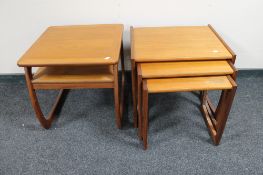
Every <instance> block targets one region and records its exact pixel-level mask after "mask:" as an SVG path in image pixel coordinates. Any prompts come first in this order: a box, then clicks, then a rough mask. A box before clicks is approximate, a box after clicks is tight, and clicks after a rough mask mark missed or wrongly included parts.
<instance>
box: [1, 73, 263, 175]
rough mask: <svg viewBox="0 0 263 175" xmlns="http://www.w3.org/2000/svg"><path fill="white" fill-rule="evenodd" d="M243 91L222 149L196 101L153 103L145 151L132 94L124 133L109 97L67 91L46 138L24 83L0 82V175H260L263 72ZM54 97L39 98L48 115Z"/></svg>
mask: <svg viewBox="0 0 263 175" xmlns="http://www.w3.org/2000/svg"><path fill="white" fill-rule="evenodd" d="M238 85H239V87H238V91H237V95H236V98H235V102H234V104H233V107H232V110H231V113H230V116H229V119H228V122H227V126H226V129H225V132H224V135H223V138H222V140H221V144H220V145H219V146H214V145H213V144H212V142H211V139H210V136H209V134H208V132H207V129H206V126H205V123H204V121H203V118H202V116H201V113H200V111H199V108H198V106H199V101H198V97H197V93H171V94H156V95H151V96H150V104H149V106H150V128H149V149H148V150H147V151H144V150H143V149H142V144H141V143H140V142H139V140H138V138H137V133H136V129H134V128H133V127H132V120H131V119H132V111H131V109H132V105H131V94H130V93H128V92H130V89H128V92H127V93H126V101H127V108H128V110H126V113H125V117H124V122H123V129H121V130H119V129H116V127H115V119H114V108H113V94H112V91H111V90H109V89H108V90H107V89H101V90H72V91H70V93H69V94H68V96H67V99H66V101H65V104H64V107H63V109H62V111H61V113H60V115H59V118H58V120H57V121H56V123H54V125H53V126H52V128H51V129H49V130H45V129H42V128H41V127H40V125H39V123H38V121H37V120H36V118H35V115H34V112H33V110H32V107H31V104H30V102H29V97H28V93H27V89H26V86H25V84H24V81H23V79H22V78H21V77H20V78H14V77H8V76H2V77H1V78H0V100H1V102H0V174H1V175H2V174H238V175H240V174H263V88H262V87H263V72H262V71H254V72H250V71H241V72H240V74H239V78H238ZM128 87H130V85H128ZM56 94H57V91H49V92H48V91H39V93H38V95H39V98H40V101H41V104H42V106H43V109H44V111H45V112H48V110H49V108H50V107H51V105H52V102H53V99H54V97H55V96H56ZM211 95H212V99H213V100H216V99H217V98H218V93H216V92H212V94H211Z"/></svg>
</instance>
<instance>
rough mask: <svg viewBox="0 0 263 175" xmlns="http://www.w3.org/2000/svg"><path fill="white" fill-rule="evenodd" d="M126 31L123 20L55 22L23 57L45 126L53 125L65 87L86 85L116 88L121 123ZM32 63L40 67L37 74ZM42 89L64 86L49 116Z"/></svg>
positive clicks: (34, 103) (32, 96)
mask: <svg viewBox="0 0 263 175" xmlns="http://www.w3.org/2000/svg"><path fill="white" fill-rule="evenodd" d="M122 33H123V25H121V24H107V25H80V26H52V27H49V28H48V29H47V30H46V31H45V32H44V33H43V34H42V35H41V36H40V38H39V39H38V40H37V41H36V42H35V43H34V44H33V45H32V47H31V48H30V49H29V50H28V51H27V52H26V53H25V54H24V55H23V56H22V57H21V59H20V60H19V61H18V66H20V67H24V70H25V78H26V84H27V88H28V91H29V95H30V100H31V103H32V106H33V108H34V110H35V114H36V117H37V119H38V120H39V122H40V124H41V125H42V126H43V127H44V128H46V129H48V128H50V126H51V124H52V121H53V119H54V117H55V114H56V111H57V108H58V106H59V103H60V102H61V99H62V96H63V94H65V93H64V92H65V90H68V89H82V88H112V89H114V104H115V115H116V125H117V127H118V128H120V127H121V121H122V111H123V95H124V81H125V80H124V57H123V46H122ZM120 57H121V67H122V86H121V91H120V90H119V83H118V82H119V81H118V64H119V58H120ZM32 67H39V69H38V70H37V71H36V73H35V74H33V73H32ZM38 89H45V90H48V89H59V90H60V93H59V95H58V97H57V99H56V101H55V103H54V105H53V107H52V109H51V112H50V113H49V114H48V116H47V117H45V116H44V115H43V113H42V111H41V108H40V105H39V102H38V98H37V95H36V92H35V90H38ZM120 92H121V93H120Z"/></svg>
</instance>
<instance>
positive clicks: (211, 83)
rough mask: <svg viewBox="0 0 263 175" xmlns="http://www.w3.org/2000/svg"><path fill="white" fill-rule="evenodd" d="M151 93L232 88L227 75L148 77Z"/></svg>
mask: <svg viewBox="0 0 263 175" xmlns="http://www.w3.org/2000/svg"><path fill="white" fill-rule="evenodd" d="M146 81H147V87H148V92H149V93H162V92H182V91H195V90H198V91H200V90H218V89H220V90H223V89H231V88H232V84H231V82H230V81H229V79H228V78H227V76H209V77H190V78H163V79H146Z"/></svg>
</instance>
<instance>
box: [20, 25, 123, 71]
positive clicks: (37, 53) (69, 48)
mask: <svg viewBox="0 0 263 175" xmlns="http://www.w3.org/2000/svg"><path fill="white" fill-rule="evenodd" d="M122 33H123V25H122V24H101V25H75V26H74V25H73V26H52V27H49V28H48V29H47V30H46V31H45V32H44V33H43V34H42V35H41V36H40V38H39V39H38V40H37V41H36V42H35V43H34V44H33V45H32V46H31V48H30V49H29V50H28V51H27V52H26V53H25V54H24V55H23V56H22V57H21V58H20V60H19V61H18V63H17V64H18V65H19V66H22V67H25V66H32V67H33V66H36V67H38V66H39V67H41V66H64V65H95V64H116V63H117V62H118V60H119V54H120V49H121V42H122Z"/></svg>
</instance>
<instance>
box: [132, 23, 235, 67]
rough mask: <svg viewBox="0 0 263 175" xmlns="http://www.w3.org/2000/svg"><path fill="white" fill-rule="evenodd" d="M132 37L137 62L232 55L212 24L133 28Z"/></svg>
mask: <svg viewBox="0 0 263 175" xmlns="http://www.w3.org/2000/svg"><path fill="white" fill-rule="evenodd" d="M132 41H133V50H132V51H133V59H135V61H136V62H153V61H178V60H215V59H232V58H233V55H232V54H231V53H230V52H229V50H228V49H227V48H226V47H225V45H224V44H223V43H222V42H221V40H220V39H219V38H218V37H217V35H216V34H215V33H214V31H213V30H212V29H211V28H210V27H209V26H185V27H183V26H178V27H143V28H134V29H133V38H132Z"/></svg>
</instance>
